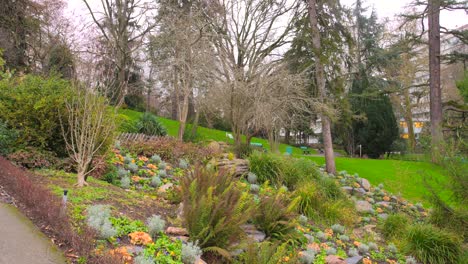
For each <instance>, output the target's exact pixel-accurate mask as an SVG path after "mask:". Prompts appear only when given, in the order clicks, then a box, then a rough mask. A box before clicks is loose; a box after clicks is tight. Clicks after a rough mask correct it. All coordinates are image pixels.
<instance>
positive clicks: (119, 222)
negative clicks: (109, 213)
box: [109, 217, 147, 237]
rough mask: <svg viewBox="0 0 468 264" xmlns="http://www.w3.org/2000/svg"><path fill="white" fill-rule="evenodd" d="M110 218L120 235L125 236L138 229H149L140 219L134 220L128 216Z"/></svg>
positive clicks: (144, 230)
mask: <svg viewBox="0 0 468 264" xmlns="http://www.w3.org/2000/svg"><path fill="white" fill-rule="evenodd" d="M109 220H110V222H111V223H112V226H113V227H114V228H115V230H116V231H117V236H118V237H123V236H126V235H128V234H130V233H133V232H137V231H141V232H146V231H147V228H146V226H145V224H144V223H143V222H141V221H140V220H135V221H132V220H130V219H128V218H126V217H110V218H109Z"/></svg>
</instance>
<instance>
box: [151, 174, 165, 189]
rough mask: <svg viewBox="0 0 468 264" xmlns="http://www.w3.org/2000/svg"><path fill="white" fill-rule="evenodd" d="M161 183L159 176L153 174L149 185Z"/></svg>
mask: <svg viewBox="0 0 468 264" xmlns="http://www.w3.org/2000/svg"><path fill="white" fill-rule="evenodd" d="M161 183H162V181H161V178H159V177H158V176H153V177H152V178H151V186H153V187H159V186H160V185H161Z"/></svg>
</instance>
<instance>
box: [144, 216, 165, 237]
mask: <svg viewBox="0 0 468 264" xmlns="http://www.w3.org/2000/svg"><path fill="white" fill-rule="evenodd" d="M146 225H147V226H148V232H149V234H150V235H151V236H152V237H156V236H157V235H158V234H159V233H161V232H164V227H165V226H166V221H164V220H163V219H162V218H161V217H160V216H159V215H152V216H151V217H149V218H148V219H147V220H146Z"/></svg>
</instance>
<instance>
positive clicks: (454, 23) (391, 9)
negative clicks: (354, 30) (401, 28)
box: [340, 0, 468, 29]
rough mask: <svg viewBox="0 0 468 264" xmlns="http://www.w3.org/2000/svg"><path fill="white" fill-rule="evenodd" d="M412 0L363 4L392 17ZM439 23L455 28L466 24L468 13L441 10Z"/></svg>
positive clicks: (350, 0)
mask: <svg viewBox="0 0 468 264" xmlns="http://www.w3.org/2000/svg"><path fill="white" fill-rule="evenodd" d="M340 1H341V3H342V4H343V5H347V6H352V5H353V4H354V3H355V2H356V0H340ZM411 2H412V0H364V6H365V7H366V6H368V7H370V9H371V8H372V7H374V8H375V10H376V11H377V15H378V16H379V18H380V19H383V18H385V17H387V18H390V19H393V18H394V16H395V15H398V14H401V13H403V12H404V10H405V8H406V7H407V6H408V5H409V4H410V3H411ZM440 24H441V25H442V26H444V27H447V28H451V29H453V28H457V27H460V26H463V25H466V24H468V15H467V14H466V13H465V12H464V11H463V10H457V11H451V12H448V11H442V13H441V15H440Z"/></svg>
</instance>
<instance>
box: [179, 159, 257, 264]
mask: <svg viewBox="0 0 468 264" xmlns="http://www.w3.org/2000/svg"><path fill="white" fill-rule="evenodd" d="M181 194H182V201H183V203H184V210H183V219H184V225H185V227H186V228H187V230H188V232H189V235H190V239H191V240H192V241H198V243H199V246H200V247H201V248H202V249H203V250H204V251H211V252H215V253H217V254H220V255H222V256H224V257H227V258H229V257H230V254H229V252H228V251H227V247H228V246H229V245H231V244H232V243H233V242H234V241H238V240H239V238H240V237H241V235H242V234H243V230H242V229H241V227H240V226H241V225H242V224H244V223H246V222H247V220H249V219H250V217H251V215H252V213H253V209H254V207H253V205H252V199H251V197H250V196H249V194H248V193H245V192H242V191H241V190H240V189H239V188H238V187H237V184H236V182H235V180H234V177H233V176H232V175H230V174H228V173H226V172H215V171H212V170H206V169H204V168H202V167H197V168H195V169H194V171H192V172H190V173H189V174H188V175H187V176H186V177H183V178H182V180H181Z"/></svg>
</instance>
